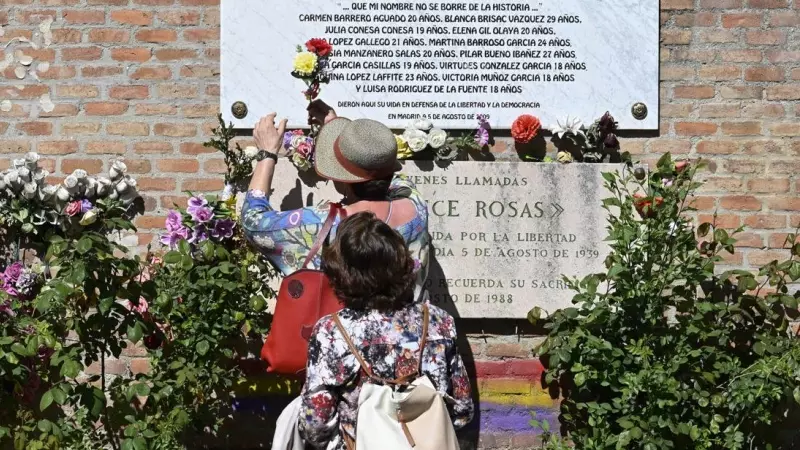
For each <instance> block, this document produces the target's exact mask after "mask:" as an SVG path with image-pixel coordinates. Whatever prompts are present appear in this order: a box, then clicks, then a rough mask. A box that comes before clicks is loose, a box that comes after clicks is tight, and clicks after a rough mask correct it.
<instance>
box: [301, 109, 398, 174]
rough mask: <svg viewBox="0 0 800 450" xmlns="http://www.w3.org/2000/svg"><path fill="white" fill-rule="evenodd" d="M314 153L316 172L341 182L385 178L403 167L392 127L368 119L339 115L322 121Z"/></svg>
mask: <svg viewBox="0 0 800 450" xmlns="http://www.w3.org/2000/svg"><path fill="white" fill-rule="evenodd" d="M314 157H315V165H316V170H317V173H318V174H319V175H320V176H322V177H325V178H327V179H329V180H333V181H341V182H343V183H360V182H363V181H369V180H377V179H381V178H385V177H388V176H389V175H391V174H393V173H394V172H397V171H398V170H400V169H402V167H403V166H402V165H400V163H399V162H398V161H397V140H395V137H394V134H392V130H390V129H389V128H388V127H387V126H386V125H384V124H382V123H380V122H376V121H374V120H370V119H357V120H350V119H345V118H343V117H340V118H336V119H333V120H332V121H330V122H328V123H327V124H325V126H323V127H322V129H321V130H320V131H319V135H317V143H316V151H315V155H314Z"/></svg>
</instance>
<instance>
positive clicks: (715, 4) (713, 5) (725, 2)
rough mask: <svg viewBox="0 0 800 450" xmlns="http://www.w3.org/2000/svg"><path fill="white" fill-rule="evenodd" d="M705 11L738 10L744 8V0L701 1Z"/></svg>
mask: <svg viewBox="0 0 800 450" xmlns="http://www.w3.org/2000/svg"><path fill="white" fill-rule="evenodd" d="M700 7H701V8H703V9H738V8H741V7H742V0H700Z"/></svg>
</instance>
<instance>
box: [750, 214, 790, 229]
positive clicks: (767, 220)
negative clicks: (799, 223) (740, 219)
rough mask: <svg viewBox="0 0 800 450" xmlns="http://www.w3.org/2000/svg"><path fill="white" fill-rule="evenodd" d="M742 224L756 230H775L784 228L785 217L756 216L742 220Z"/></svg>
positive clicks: (772, 215) (773, 215) (771, 215)
mask: <svg viewBox="0 0 800 450" xmlns="http://www.w3.org/2000/svg"><path fill="white" fill-rule="evenodd" d="M744 224H745V225H746V226H747V227H748V228H756V229H766V230H770V229H775V228H784V227H786V216H785V215H776V214H756V215H753V216H747V217H745V218H744Z"/></svg>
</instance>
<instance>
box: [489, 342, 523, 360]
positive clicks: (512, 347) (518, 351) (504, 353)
mask: <svg viewBox="0 0 800 450" xmlns="http://www.w3.org/2000/svg"><path fill="white" fill-rule="evenodd" d="M486 356H488V357H491V358H530V357H531V356H532V352H531V350H530V349H529V348H525V347H524V346H522V345H520V344H489V345H487V346H486Z"/></svg>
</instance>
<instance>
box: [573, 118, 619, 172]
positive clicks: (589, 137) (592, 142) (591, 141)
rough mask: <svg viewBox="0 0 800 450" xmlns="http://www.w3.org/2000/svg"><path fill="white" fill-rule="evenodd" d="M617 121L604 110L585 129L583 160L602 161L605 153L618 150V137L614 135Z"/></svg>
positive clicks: (608, 153)
mask: <svg viewBox="0 0 800 450" xmlns="http://www.w3.org/2000/svg"><path fill="white" fill-rule="evenodd" d="M616 131H617V121H616V120H614V116H612V115H611V113H609V112H606V113H605V114H603V116H602V117H600V118H599V119H597V120H595V121H594V123H593V124H592V126H591V127H589V129H588V130H587V131H586V142H585V144H584V145H583V148H582V151H583V161H584V162H602V161H603V160H604V159H605V157H606V156H607V155H610V154H612V153H615V152H617V151H618V150H619V139H618V138H617V135H616Z"/></svg>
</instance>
